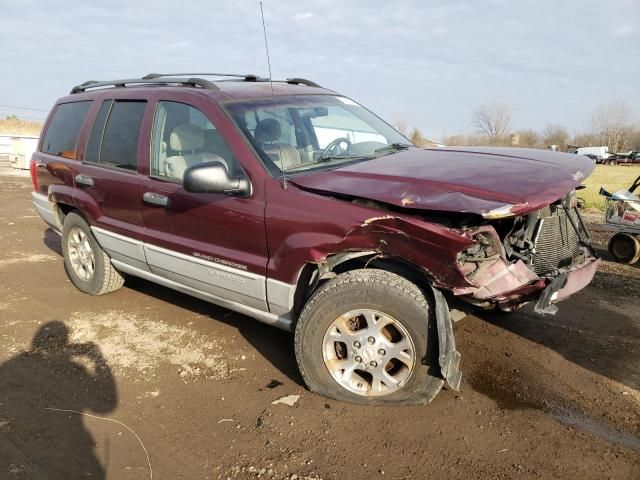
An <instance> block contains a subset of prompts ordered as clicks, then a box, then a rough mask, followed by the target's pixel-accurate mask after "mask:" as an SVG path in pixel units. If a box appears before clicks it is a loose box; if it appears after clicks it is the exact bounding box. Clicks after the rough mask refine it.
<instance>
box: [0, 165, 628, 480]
mask: <svg viewBox="0 0 640 480" xmlns="http://www.w3.org/2000/svg"><path fill="white" fill-rule="evenodd" d="M0 181H1V182H2V183H1V185H2V186H1V187H0V479H4V478H7V479H23V478H47V479H58V478H59V479H72V478H85V476H86V478H109V479H144V478H150V471H149V464H150V465H151V467H152V469H153V478H156V479H178V478H185V479H205V478H209V479H227V478H230V479H251V478H258V477H260V478H265V479H291V480H293V479H299V480H300V479H364V478H367V479H368V478H380V479H385V478H388V479H405V478H420V479H421V478H434V479H435V478H437V479H445V478H446V479H451V478H461V479H469V478H479V479H484V478H487V479H494V478H549V479H551V478H553V479H564V478H567V479H569V478H571V479H575V478H581V479H591V478H593V479H596V478H597V479H602V478H616V479H637V478H640V313H639V312H640V268H638V267H625V266H620V265H617V264H613V263H610V262H604V264H603V267H602V269H601V271H600V272H598V274H597V277H596V279H595V281H594V282H593V284H592V285H591V286H590V287H588V288H587V289H586V290H584V291H583V292H580V293H579V294H577V295H576V296H574V297H573V298H571V299H569V300H568V301H566V302H565V303H563V304H562V306H561V309H560V313H559V314H558V315H557V316H555V317H545V318H540V317H537V316H535V315H533V314H532V313H531V311H530V309H525V310H524V311H522V312H518V313H515V314H512V315H501V316H491V315H482V316H480V315H479V316H469V317H467V318H465V319H463V320H462V321H460V322H458V323H457V324H456V326H455V333H456V338H457V341H458V347H459V350H460V352H461V354H462V368H463V372H464V374H465V377H464V380H463V383H462V390H461V392H459V393H456V392H452V391H446V390H445V391H443V392H442V393H441V394H440V395H439V396H438V397H437V398H436V399H435V401H434V402H433V403H431V404H430V405H428V406H425V407H394V408H387V407H375V408H373V407H368V408H367V407H357V406H353V405H348V404H341V403H338V402H335V401H332V400H327V399H325V398H321V397H318V396H316V395H314V394H311V393H309V392H308V391H307V390H306V389H305V388H304V387H303V385H302V382H301V379H300V376H299V374H298V372H297V368H296V364H295V360H294V356H293V348H292V337H291V336H290V335H289V334H287V333H285V332H281V331H279V330H276V329H273V328H270V327H268V326H265V325H262V324H259V323H257V322H255V321H253V320H251V319H249V318H247V317H244V316H242V315H239V314H236V313H232V312H230V311H227V310H224V309H222V308H218V307H215V306H212V305H210V304H207V303H204V302H201V301H199V300H196V299H192V298H190V297H187V296H185V295H182V294H179V293H175V292H173V291H171V290H168V289H165V288H162V287H159V286H156V285H153V284H151V283H148V282H145V281H143V280H137V279H128V280H127V283H126V284H125V287H124V288H123V289H121V290H120V291H118V292H116V293H113V294H109V295H105V296H103V297H90V296H87V295H84V294H82V293H80V292H79V291H78V290H76V289H75V288H74V287H73V285H72V284H71V283H70V282H69V281H68V280H67V277H66V275H65V272H64V269H63V265H62V259H61V250H60V240H59V238H58V237H57V235H55V234H54V233H52V232H51V231H48V230H47V229H46V226H45V225H44V223H43V222H42V221H41V220H40V219H39V218H38V217H37V215H36V213H35V211H34V210H33V208H32V207H31V204H30V198H29V192H30V190H31V185H30V180H29V178H28V176H27V175H26V174H20V173H17V172H16V171H13V170H11V169H9V168H8V167H6V166H4V167H0ZM596 240H597V241H598V242H599V243H600V245H601V246H602V245H603V244H604V242H606V236H605V235H603V234H597V235H596ZM603 254H606V253H604V252H603ZM287 395H299V396H300V397H299V399H297V401H295V402H293V401H291V402H290V403H292V405H291V406H290V405H287V404H286V403H277V404H273V403H272V402H274V401H275V400H277V399H279V398H281V397H284V396H287ZM291 400H295V397H293V398H292V399H291ZM76 412H80V413H76ZM81 414H82V415H81ZM87 414H88V415H87ZM89 415H91V416H89ZM145 449H146V452H147V453H148V459H149V462H148V461H147V455H146V453H145Z"/></svg>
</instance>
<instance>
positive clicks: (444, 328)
mask: <svg viewBox="0 0 640 480" xmlns="http://www.w3.org/2000/svg"><path fill="white" fill-rule="evenodd" d="M431 290H432V292H433V298H434V300H435V303H436V304H435V313H436V326H437V327H438V363H439V364H440V372H441V373H442V377H443V378H444V379H445V380H446V381H447V385H449V387H451V388H452V389H453V390H455V391H459V390H460V381H461V380H462V372H461V371H460V353H459V352H458V351H457V350H456V341H455V339H454V337H453V325H452V322H451V317H450V316H449V305H448V304H447V299H446V298H445V297H444V295H443V294H442V292H441V291H440V290H438V289H437V288H434V287H431Z"/></svg>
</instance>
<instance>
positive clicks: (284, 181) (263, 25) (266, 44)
mask: <svg viewBox="0 0 640 480" xmlns="http://www.w3.org/2000/svg"><path fill="white" fill-rule="evenodd" d="M258 3H259V4H260V18H262V33H263V34H264V49H265V51H266V52H267V67H268V68H269V85H270V86H271V102H272V105H273V118H274V119H276V122H277V121H278V120H277V116H276V97H275V96H274V94H273V76H272V75H271V59H270V58H269V44H268V43H267V27H265V24H264V11H263V10H262V2H258ZM278 151H279V157H280V170H281V171H282V188H284V189H285V190H286V188H287V176H286V175H285V173H284V159H283V158H282V147H281V146H280V142H278Z"/></svg>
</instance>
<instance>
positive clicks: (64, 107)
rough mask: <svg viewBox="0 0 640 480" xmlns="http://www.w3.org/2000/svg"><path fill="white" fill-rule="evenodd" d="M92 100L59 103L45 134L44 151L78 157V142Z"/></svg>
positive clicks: (61, 155)
mask: <svg viewBox="0 0 640 480" xmlns="http://www.w3.org/2000/svg"><path fill="white" fill-rule="evenodd" d="M90 106H91V101H90V100H89V101H84V102H72V103H63V104H60V105H58V108H56V111H55V113H54V114H53V118H52V119H51V123H50V124H49V127H48V128H47V131H46V132H45V134H44V139H43V141H42V151H43V152H44V153H49V154H51V155H57V156H58V157H64V158H71V159H75V158H76V142H77V141H78V134H79V133H80V127H81V126H82V122H83V121H84V118H85V117H86V116H87V112H88V111H89V107H90Z"/></svg>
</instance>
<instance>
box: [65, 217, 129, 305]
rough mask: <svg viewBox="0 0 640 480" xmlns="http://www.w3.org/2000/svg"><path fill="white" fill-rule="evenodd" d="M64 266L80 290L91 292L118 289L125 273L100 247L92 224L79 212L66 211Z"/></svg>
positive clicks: (105, 291) (99, 292) (103, 292)
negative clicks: (91, 226)
mask: <svg viewBox="0 0 640 480" xmlns="http://www.w3.org/2000/svg"><path fill="white" fill-rule="evenodd" d="M62 253H63V256H64V268H65V270H66V271H67V275H68V276H69V279H70V280H71V282H72V283H73V284H74V285H75V286H76V287H77V288H78V290H80V291H82V292H84V293H88V294H90V295H104V294H105V293H109V292H113V291H115V290H118V289H119V288H120V287H122V285H123V284H124V277H123V276H122V275H121V274H120V273H119V272H118V271H117V270H116V269H115V267H114V266H113V265H112V264H111V260H110V259H109V257H108V255H107V254H106V253H105V252H104V250H102V248H100V245H98V242H97V241H96V239H95V237H94V236H93V234H92V233H91V228H89V225H88V224H87V222H85V221H84V219H83V218H82V217H81V216H80V215H78V214H77V213H74V212H71V213H69V214H68V215H66V217H65V219H64V224H63V225H62Z"/></svg>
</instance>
